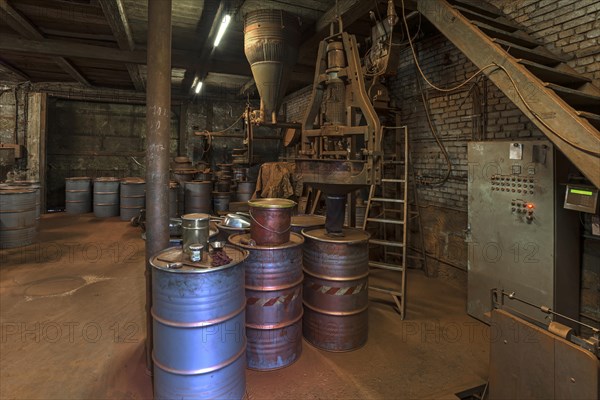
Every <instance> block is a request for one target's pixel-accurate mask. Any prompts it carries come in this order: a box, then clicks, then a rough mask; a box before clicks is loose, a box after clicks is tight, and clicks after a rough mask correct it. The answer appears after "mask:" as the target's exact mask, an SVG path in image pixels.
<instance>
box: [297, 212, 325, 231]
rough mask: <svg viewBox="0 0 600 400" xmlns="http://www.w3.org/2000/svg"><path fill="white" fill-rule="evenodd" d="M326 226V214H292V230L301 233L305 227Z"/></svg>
mask: <svg viewBox="0 0 600 400" xmlns="http://www.w3.org/2000/svg"><path fill="white" fill-rule="evenodd" d="M323 226H325V216H323V215H315V214H298V215H293V216H292V232H296V233H301V232H302V229H305V228H318V227H323Z"/></svg>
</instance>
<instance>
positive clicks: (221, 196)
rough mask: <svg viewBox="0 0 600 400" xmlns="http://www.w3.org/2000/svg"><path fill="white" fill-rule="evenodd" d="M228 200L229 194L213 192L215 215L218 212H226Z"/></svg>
mask: <svg viewBox="0 0 600 400" xmlns="http://www.w3.org/2000/svg"><path fill="white" fill-rule="evenodd" d="M230 199H231V192H224V193H223V192H213V204H214V206H213V209H214V210H215V213H216V212H218V211H223V212H225V211H228V210H229V200H230Z"/></svg>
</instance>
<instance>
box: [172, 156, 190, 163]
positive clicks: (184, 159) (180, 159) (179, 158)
mask: <svg viewBox="0 0 600 400" xmlns="http://www.w3.org/2000/svg"><path fill="white" fill-rule="evenodd" d="M173 160H174V161H175V162H176V163H178V164H183V163H189V162H191V160H190V159H189V158H188V157H184V156H177V157H175V158H174V159H173Z"/></svg>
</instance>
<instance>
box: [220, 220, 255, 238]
mask: <svg viewBox="0 0 600 400" xmlns="http://www.w3.org/2000/svg"><path fill="white" fill-rule="evenodd" d="M217 229H218V230H219V234H218V235H217V239H216V240H218V241H223V242H226V241H227V239H229V236H231V235H243V234H245V233H249V232H250V228H233V227H231V226H226V225H223V224H217Z"/></svg>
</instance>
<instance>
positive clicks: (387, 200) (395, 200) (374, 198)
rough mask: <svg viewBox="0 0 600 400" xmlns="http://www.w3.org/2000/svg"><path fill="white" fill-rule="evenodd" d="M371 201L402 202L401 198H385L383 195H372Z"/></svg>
mask: <svg viewBox="0 0 600 400" xmlns="http://www.w3.org/2000/svg"><path fill="white" fill-rule="evenodd" d="M371 201H381V202H383V203H404V200H401V199H386V198H385V197H373V198H371Z"/></svg>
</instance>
